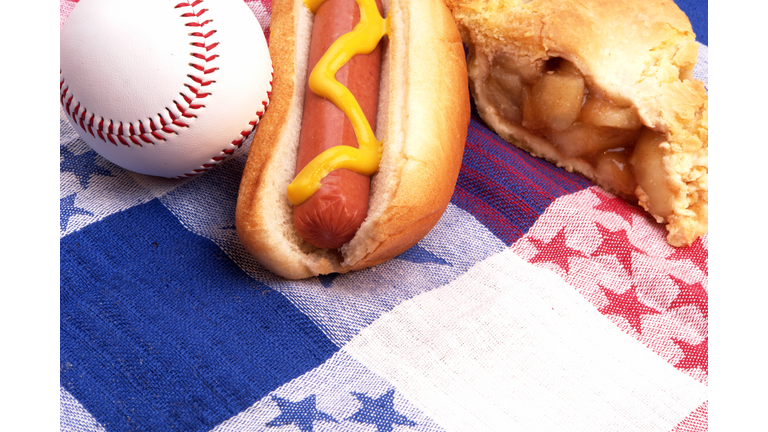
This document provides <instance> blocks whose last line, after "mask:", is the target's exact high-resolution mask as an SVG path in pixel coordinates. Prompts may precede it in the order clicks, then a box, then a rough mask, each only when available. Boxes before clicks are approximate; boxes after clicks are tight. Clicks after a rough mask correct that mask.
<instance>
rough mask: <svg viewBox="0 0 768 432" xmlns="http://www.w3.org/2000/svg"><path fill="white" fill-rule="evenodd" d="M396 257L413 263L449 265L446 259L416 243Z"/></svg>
mask: <svg viewBox="0 0 768 432" xmlns="http://www.w3.org/2000/svg"><path fill="white" fill-rule="evenodd" d="M397 258H398V259H401V260H404V261H408V262H412V263H415V264H439V265H451V263H449V262H448V261H446V260H444V259H442V258H440V257H439V256H437V255H435V254H433V253H432V252H430V251H428V250H426V249H424V248H423V247H421V246H419V245H418V243H417V244H415V245H413V246H412V247H411V248H410V249H408V250H407V251H405V252H403V253H401V254H400V255H399V256H398V257H397Z"/></svg>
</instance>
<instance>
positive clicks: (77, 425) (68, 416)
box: [59, 387, 106, 432]
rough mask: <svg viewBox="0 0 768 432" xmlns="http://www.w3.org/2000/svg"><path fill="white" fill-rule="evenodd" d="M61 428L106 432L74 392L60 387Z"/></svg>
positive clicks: (85, 431) (70, 430) (73, 431)
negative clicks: (71, 392) (73, 394)
mask: <svg viewBox="0 0 768 432" xmlns="http://www.w3.org/2000/svg"><path fill="white" fill-rule="evenodd" d="M59 430H60V431H61V432H106V429H104V426H102V425H101V423H99V422H98V421H96V419H95V418H93V416H92V415H91V413H89V412H88V410H86V409H85V407H84V406H83V405H81V404H80V402H78V401H77V399H75V397H74V396H72V394H70V393H69V392H68V391H66V390H65V389H64V387H59Z"/></svg>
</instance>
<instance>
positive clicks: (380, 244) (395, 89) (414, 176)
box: [235, 0, 470, 279]
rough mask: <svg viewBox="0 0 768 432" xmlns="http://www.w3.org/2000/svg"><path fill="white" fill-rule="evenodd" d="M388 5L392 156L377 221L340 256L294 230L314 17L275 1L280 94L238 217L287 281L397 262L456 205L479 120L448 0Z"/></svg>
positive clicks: (255, 249) (256, 147) (265, 124)
mask: <svg viewBox="0 0 768 432" xmlns="http://www.w3.org/2000/svg"><path fill="white" fill-rule="evenodd" d="M386 3H387V2H385V4H386ZM385 8H387V9H388V10H389V13H390V15H391V16H392V25H393V33H392V35H391V37H390V38H389V41H388V42H387V45H388V47H387V49H386V50H385V56H386V60H385V61H384V62H383V64H382V68H383V69H382V76H383V78H382V79H383V80H386V84H387V85H385V81H382V87H383V88H382V91H381V92H380V94H381V96H380V99H382V101H380V108H379V117H378V120H377V123H378V124H379V128H378V130H377V136H378V137H379V138H380V139H382V140H383V141H384V154H383V155H382V163H381V166H380V170H379V172H378V173H377V174H376V175H374V177H373V179H372V187H371V189H372V199H371V202H370V208H369V215H368V218H367V219H366V220H365V221H364V222H363V225H362V226H361V228H360V230H358V233H357V234H356V236H355V237H354V238H353V239H352V241H350V243H348V244H347V245H345V246H344V247H343V248H342V250H341V252H340V251H331V250H324V249H318V248H315V247H313V246H311V245H309V244H307V243H306V242H304V241H303V240H302V239H301V238H300V237H299V236H298V234H296V231H295V229H294V227H293V221H292V213H291V212H292V210H291V206H290V203H289V202H288V199H287V196H286V193H285V188H286V187H287V185H288V183H290V181H291V180H292V179H293V167H294V166H295V147H296V146H297V144H298V137H299V135H298V134H299V129H300V125H301V110H302V107H303V94H302V92H301V91H299V90H300V89H303V86H304V84H303V82H304V80H305V77H306V65H304V66H303V67H304V69H302V66H301V65H300V61H299V62H297V61H296V59H300V58H302V57H301V56H306V54H307V53H308V44H309V37H310V36H308V35H309V34H311V30H310V29H311V27H310V28H309V29H307V28H306V25H307V24H308V21H309V22H311V20H312V17H311V13H309V11H308V10H306V8H305V7H304V6H303V3H302V2H301V0H276V1H274V2H273V4H272V21H271V26H270V31H271V35H270V42H271V43H270V56H271V57H272V62H273V67H274V70H275V72H274V79H273V91H272V96H271V102H270V106H269V108H268V109H267V111H266V113H265V115H264V117H263V118H262V120H261V122H260V123H259V125H258V128H257V130H256V132H255V135H254V139H253V142H252V144H251V148H250V150H249V154H248V159H247V162H246V166H245V169H244V172H243V177H242V180H241V183H240V189H239V194H238V202H237V208H236V212H235V220H236V228H237V233H238V236H239V238H240V240H241V243H242V244H243V246H244V247H245V249H246V250H247V251H248V252H249V253H251V255H253V256H254V257H255V258H256V260H257V261H259V262H260V263H261V264H262V265H263V266H264V267H266V268H267V269H269V270H270V271H272V272H274V273H275V274H278V275H280V276H282V277H285V278H288V279H302V278H307V277H311V276H316V275H320V274H328V273H345V272H348V271H352V270H359V269H363V268H367V267H371V266H374V265H377V264H380V263H382V262H384V261H387V260H389V259H391V258H393V257H395V256H396V255H398V254H400V253H402V252H404V251H405V250H407V249H408V248H410V247H411V246H413V245H414V244H415V243H416V242H418V241H419V240H420V239H421V238H422V237H424V236H425V235H426V234H427V233H428V232H429V231H430V230H431V229H432V227H434V225H435V224H436V223H437V221H438V220H439V219H440V217H441V216H442V214H443V213H444V211H445V208H446V207H447V205H448V203H449V202H450V198H451V196H452V194H453V189H454V187H455V184H456V179H457V177H458V173H459V169H460V167H461V158H462V154H463V150H464V143H465V141H466V134H467V127H468V125H469V117H470V111H469V110H470V108H469V92H468V83H467V76H466V63H465V60H464V52H463V48H462V44H461V38H460V36H459V34H458V30H457V28H456V25H455V23H454V22H453V19H452V17H451V15H450V13H449V12H448V10H447V8H446V7H445V5H444V4H443V3H442V2H441V1H439V0H430V1H410V0H390V1H389V5H388V7H387V6H385ZM299 28H302V29H304V32H298V31H297V29H299ZM403 36H405V37H407V42H405V41H404V40H403V39H402V37H403ZM302 44H304V45H305V46H304V48H301V45H302ZM438 66H439V68H438ZM384 68H386V70H385V69H384ZM435 70H440V72H441V73H434V72H435ZM406 84H407V85H406ZM406 90H407V91H406ZM392 119H397V120H399V121H390V120H392ZM393 140H395V141H396V143H395V144H393Z"/></svg>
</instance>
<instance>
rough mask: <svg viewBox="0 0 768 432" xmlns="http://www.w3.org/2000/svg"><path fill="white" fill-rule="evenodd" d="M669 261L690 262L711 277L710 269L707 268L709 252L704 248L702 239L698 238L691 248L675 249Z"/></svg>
mask: <svg viewBox="0 0 768 432" xmlns="http://www.w3.org/2000/svg"><path fill="white" fill-rule="evenodd" d="M667 259H671V260H677V261H680V260H690V261H691V262H692V263H693V265H695V266H696V267H698V268H699V270H701V271H703V272H704V274H705V275H707V276H709V268H708V266H707V261H709V250H708V249H706V248H705V247H704V243H703V242H702V241H701V237H699V238H697V239H696V241H695V242H693V243H691V245H690V246H687V247H684V248H679V249H675V251H674V252H672V254H670V255H669V256H668V257H667Z"/></svg>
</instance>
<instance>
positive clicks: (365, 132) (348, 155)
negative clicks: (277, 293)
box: [288, 0, 390, 205]
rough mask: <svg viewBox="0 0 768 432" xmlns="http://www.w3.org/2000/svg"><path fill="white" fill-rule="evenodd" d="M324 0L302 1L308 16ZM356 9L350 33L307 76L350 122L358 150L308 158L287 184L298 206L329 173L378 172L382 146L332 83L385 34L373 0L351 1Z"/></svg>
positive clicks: (349, 95) (351, 102) (360, 112)
mask: <svg viewBox="0 0 768 432" xmlns="http://www.w3.org/2000/svg"><path fill="white" fill-rule="evenodd" d="M323 1H324V0H304V3H305V4H306V5H307V7H308V8H309V10H310V11H312V13H315V11H317V8H318V7H320V5H321V4H322V3H323ZM355 2H356V3H357V5H358V7H359V8H360V21H359V22H358V23H357V25H355V28H353V29H352V31H351V32H349V33H346V34H344V35H342V36H341V37H339V38H338V39H336V40H335V41H334V42H333V44H331V46H330V48H328V51H327V52H326V53H325V54H323V56H322V58H320V60H319V61H318V62H317V65H316V66H315V68H314V69H313V70H312V73H311V74H310V75H309V88H310V90H312V92H313V93H315V94H316V95H318V96H320V97H324V98H326V99H328V100H330V101H331V102H332V103H333V104H334V105H335V106H336V107H337V108H339V109H340V110H341V111H343V112H344V114H346V116H347V117H348V118H349V120H350V121H351V122H352V128H353V129H354V131H355V136H356V137H357V141H358V145H359V148H354V147H350V146H345V145H340V146H335V147H331V148H329V149H327V150H325V151H323V152H322V153H320V154H319V155H317V157H315V158H314V159H312V161H310V162H309V163H308V164H307V166H305V167H304V168H303V169H302V170H301V172H299V174H298V175H297V176H296V178H295V179H294V180H293V182H292V183H291V184H290V185H288V200H290V201H291V203H293V204H294V205H299V204H301V203H303V202H304V201H306V200H307V199H309V198H310V197H311V196H312V195H313V194H314V193H315V192H317V190H318V189H320V187H321V186H322V183H320V180H322V179H323V178H324V177H325V176H326V175H328V174H329V173H330V172H331V171H333V170H336V169H340V168H346V169H349V170H352V171H354V172H356V173H359V174H363V175H367V176H370V175H372V174H373V173H375V172H376V171H377V170H378V169H379V162H380V161H381V153H382V150H383V148H382V143H381V141H379V140H377V139H376V136H375V135H374V133H373V130H371V125H370V124H369V123H368V120H367V119H366V118H365V114H363V110H362V108H360V104H359V103H358V102H357V99H355V97H354V96H353V95H352V92H350V91H349V89H347V88H346V87H345V86H343V85H342V84H341V83H340V82H338V81H337V80H336V73H337V72H338V71H339V69H341V67H342V66H344V65H345V64H346V63H347V62H349V60H350V59H351V58H352V57H353V56H354V55H356V54H369V53H371V52H372V51H373V50H374V49H376V45H378V43H379V41H380V40H381V38H383V37H384V35H388V34H389V30H390V25H389V16H387V18H382V17H381V15H379V11H378V8H377V7H376V2H375V0H355Z"/></svg>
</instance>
